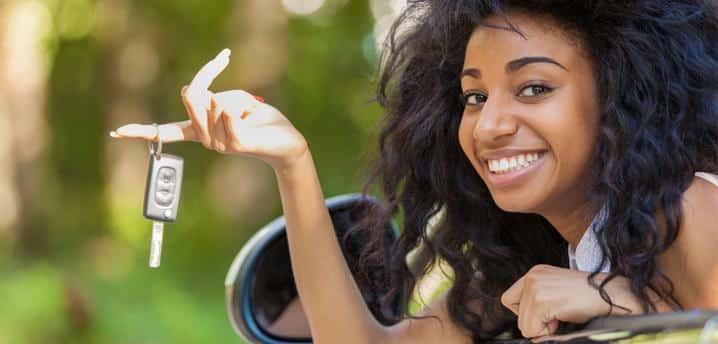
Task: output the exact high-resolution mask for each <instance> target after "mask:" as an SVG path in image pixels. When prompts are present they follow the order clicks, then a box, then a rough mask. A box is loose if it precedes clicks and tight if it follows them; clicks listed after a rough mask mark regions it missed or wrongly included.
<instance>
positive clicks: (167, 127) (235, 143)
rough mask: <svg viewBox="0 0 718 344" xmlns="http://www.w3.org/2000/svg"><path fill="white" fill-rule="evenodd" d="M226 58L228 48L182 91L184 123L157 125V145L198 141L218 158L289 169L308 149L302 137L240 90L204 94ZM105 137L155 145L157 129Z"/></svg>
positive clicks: (141, 127)
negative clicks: (224, 155)
mask: <svg viewBox="0 0 718 344" xmlns="http://www.w3.org/2000/svg"><path fill="white" fill-rule="evenodd" d="M229 55H230V51H229V49H224V50H223V51H222V52H220V53H219V54H218V55H217V57H215V58H214V59H213V60H212V61H209V62H208V63H207V64H206V65H204V66H203V67H202V68H201V69H200V70H199V72H197V75H196V76H195V77H194V79H193V80H192V82H191V83H190V84H189V85H188V86H185V87H183V88H182V92H181V96H182V101H183V103H184V106H185V108H186V110H187V114H188V116H189V120H185V121H182V122H174V123H166V124H162V125H160V126H159V132H160V136H161V137H162V141H163V142H177V141H195V142H200V143H202V145H204V146H205V147H206V148H208V149H212V150H215V151H218V152H220V153H227V154H237V155H245V156H252V157H255V158H258V159H260V160H262V161H264V162H266V163H268V164H269V165H270V166H272V167H273V168H274V169H275V170H281V169H285V168H287V167H290V166H291V164H292V163H293V162H294V161H296V160H297V158H299V157H301V156H302V155H304V154H305V153H306V152H307V150H308V147H307V143H306V140H305V139H304V137H303V136H302V135H301V133H299V131H297V129H296V128H294V126H293V125H292V124H291V123H290V122H289V120H288V119H287V118H286V117H285V116H284V115H283V114H282V113H281V112H279V111H278V110H277V109H276V108H274V107H273V106H271V105H269V104H266V103H264V102H263V101H262V100H261V98H258V97H255V96H253V95H251V94H249V93H247V92H245V91H241V90H230V91H224V92H218V93H213V92H211V91H210V90H209V86H210V85H211V83H212V81H213V80H214V79H215V78H216V77H217V76H218V75H219V74H220V73H221V72H222V71H223V70H224V69H225V68H226V67H227V65H228V64H229ZM110 135H111V136H112V137H116V138H138V139H146V140H153V141H156V140H157V130H156V129H155V128H154V127H153V126H152V125H147V124H127V125H123V126H121V127H120V128H118V129H117V130H115V131H113V132H111V133H110Z"/></svg>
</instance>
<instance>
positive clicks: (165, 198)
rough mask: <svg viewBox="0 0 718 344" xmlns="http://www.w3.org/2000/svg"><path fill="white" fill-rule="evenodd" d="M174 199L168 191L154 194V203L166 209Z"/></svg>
mask: <svg viewBox="0 0 718 344" xmlns="http://www.w3.org/2000/svg"><path fill="white" fill-rule="evenodd" d="M173 198H174V195H172V193H171V192H168V191H157V192H155V202H157V204H159V205H161V206H163V207H166V206H169V205H170V204H172V199H173Z"/></svg>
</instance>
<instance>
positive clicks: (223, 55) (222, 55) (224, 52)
mask: <svg viewBox="0 0 718 344" xmlns="http://www.w3.org/2000/svg"><path fill="white" fill-rule="evenodd" d="M230 54H232V51H230V50H229V49H228V48H224V49H223V50H222V51H221V52H220V53H219V56H218V57H220V58H227V57H229V55H230Z"/></svg>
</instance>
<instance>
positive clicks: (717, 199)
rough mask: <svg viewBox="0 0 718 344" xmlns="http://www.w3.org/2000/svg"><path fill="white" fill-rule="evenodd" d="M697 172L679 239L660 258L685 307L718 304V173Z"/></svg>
mask: <svg viewBox="0 0 718 344" xmlns="http://www.w3.org/2000/svg"><path fill="white" fill-rule="evenodd" d="M709 176H714V177H716V179H715V180H711V179H710V178H705V177H704V176H699V175H696V176H695V177H694V178H693V181H692V182H691V184H690V186H689V187H688V189H686V191H685V192H684V193H683V197H682V202H681V208H682V209H681V210H682V218H681V222H680V227H679V231H678V235H677V237H676V240H675V241H674V242H673V244H672V245H671V247H670V248H669V249H668V250H667V251H666V252H665V254H664V255H663V256H662V257H661V259H660V262H659V263H660V265H661V267H662V268H663V270H665V272H666V273H667V274H668V275H669V277H670V278H671V280H672V281H673V282H674V287H675V289H676V297H677V298H678V300H679V301H680V302H681V303H682V304H683V306H684V307H687V308H692V307H711V308H713V307H718V287H716V286H718V255H717V254H716V252H718V222H716V218H717V217H716V215H717V214H718V185H716V184H714V183H717V182H718V176H715V175H713V174H709Z"/></svg>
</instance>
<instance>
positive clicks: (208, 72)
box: [189, 48, 231, 90]
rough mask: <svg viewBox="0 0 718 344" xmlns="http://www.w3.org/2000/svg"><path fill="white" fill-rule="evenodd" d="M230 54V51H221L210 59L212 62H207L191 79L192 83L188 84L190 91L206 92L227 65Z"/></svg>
mask: <svg viewBox="0 0 718 344" xmlns="http://www.w3.org/2000/svg"><path fill="white" fill-rule="evenodd" d="M230 54H231V51H230V50H229V49H226V48H225V49H224V50H222V51H221V52H220V53H219V54H217V57H215V58H214V59H212V61H209V62H207V64H205V65H204V66H202V68H201V69H200V70H199V72H197V75H195V76H194V79H192V82H190V84H189V89H190V90H207V89H209V85H211V84H212V81H214V79H216V78H217V76H219V74H220V73H222V71H223V70H224V69H225V68H226V67H227V65H228V64H229V55H230Z"/></svg>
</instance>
